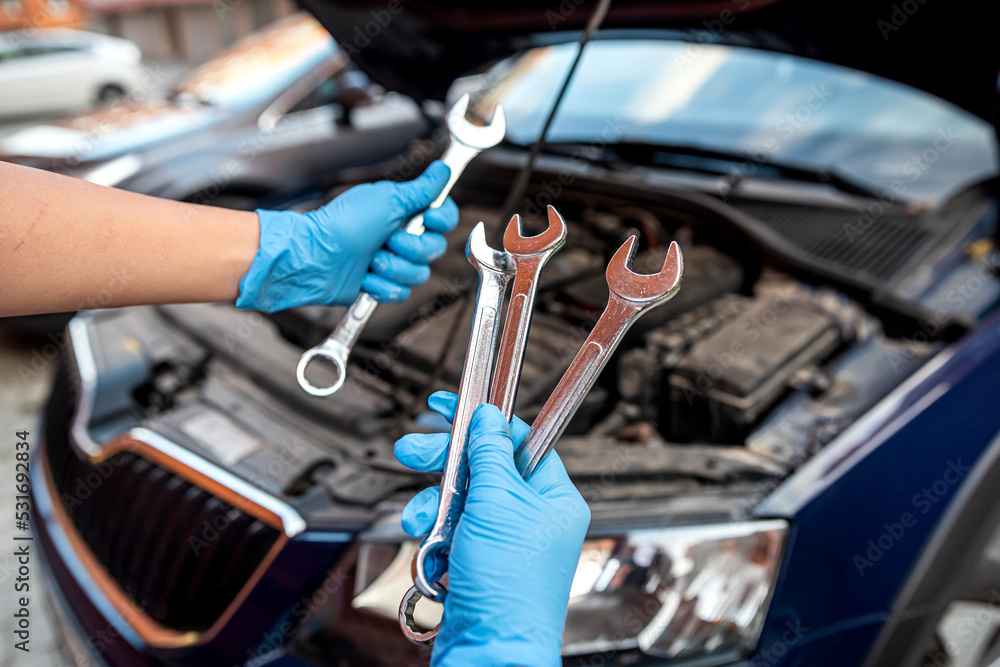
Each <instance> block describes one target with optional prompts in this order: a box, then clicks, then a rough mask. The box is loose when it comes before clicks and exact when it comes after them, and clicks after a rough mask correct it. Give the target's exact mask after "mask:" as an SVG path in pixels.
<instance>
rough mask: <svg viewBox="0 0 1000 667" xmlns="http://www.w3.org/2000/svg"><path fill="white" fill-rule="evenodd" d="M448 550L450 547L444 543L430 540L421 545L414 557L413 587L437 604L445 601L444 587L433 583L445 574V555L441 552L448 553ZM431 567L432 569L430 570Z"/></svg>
mask: <svg viewBox="0 0 1000 667" xmlns="http://www.w3.org/2000/svg"><path fill="white" fill-rule="evenodd" d="M447 548H448V545H447V544H446V543H444V542H432V541H429V540H428V541H426V542H424V543H423V544H421V545H420V548H419V549H417V553H416V555H415V556H414V557H413V585H414V586H415V587H416V588H417V590H418V591H420V594H421V595H423V596H424V597H426V598H427V599H429V600H433V601H435V602H443V601H444V596H445V590H444V587H443V586H440V585H439V584H435V583H433V582H436V581H437V580H438V579H439V578H440V577H441V576H442V575H443V574H444V571H445V568H444V562H443V558H444V553H441V552H444V551H447ZM429 567H430V568H432V569H431V570H428V568H429ZM439 570H440V571H439ZM428 574H430V576H427V575H428ZM439 586H440V587H439Z"/></svg>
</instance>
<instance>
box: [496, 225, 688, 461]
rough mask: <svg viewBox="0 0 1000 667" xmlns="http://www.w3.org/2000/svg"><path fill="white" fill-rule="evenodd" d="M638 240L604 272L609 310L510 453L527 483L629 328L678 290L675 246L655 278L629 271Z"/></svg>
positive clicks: (679, 263) (680, 268) (679, 262)
mask: <svg viewBox="0 0 1000 667" xmlns="http://www.w3.org/2000/svg"><path fill="white" fill-rule="evenodd" d="M636 241H637V237H635V236H632V237H630V238H629V239H628V241H626V242H625V243H624V244H623V245H622V247H621V248H619V249H618V252H616V253H615V255H614V257H612V258H611V262H610V263H609V264H608V270H607V273H606V275H607V279H608V287H609V288H610V294H609V297H608V305H607V307H606V308H605V309H604V312H603V313H602V314H601V317H600V319H599V320H598V321H597V324H595V325H594V328H593V330H591V332H590V335H589V336H587V340H586V341H584V343H583V347H581V348H580V351H579V352H577V354H576V357H575V358H574V359H573V362H572V363H571V364H570V365H569V368H568V369H567V370H566V372H565V373H564V374H563V376H562V379H561V380H559V384H558V385H556V388H555V390H554V391H553V392H552V395H551V396H550V397H549V399H548V400H547V401H546V402H545V405H544V406H542V409H541V411H540V412H539V413H538V416H537V417H536V418H535V421H534V423H533V424H532V425H531V429H530V430H529V431H528V435H526V436H525V437H524V440H523V441H522V442H521V445H520V446H519V447H518V448H517V451H515V452H514V463H515V465H516V466H517V470H518V472H520V473H521V475H522V476H523V477H524V478H525V479H527V478H528V477H530V476H531V474H532V473H533V472H534V471H535V468H537V467H538V464H539V463H541V461H542V459H543V458H544V457H545V455H546V454H548V453H549V450H550V449H552V446H553V445H554V444H555V442H556V440H558V439H559V436H560V435H562V433H563V431H564V430H566V426H567V424H568V423H569V420H570V419H572V418H573V415H574V414H576V411H577V409H579V407H580V405H581V404H582V403H583V399H584V398H585V397H586V396H587V393H588V392H589V391H590V388H591V387H593V386H594V382H596V381H597V378H598V376H600V374H601V371H602V370H603V369H604V366H605V365H606V364H607V363H608V359H610V358H611V355H612V353H613V352H614V351H615V348H616V347H617V346H618V343H620V342H621V340H622V337H623V336H624V335H625V332H626V331H628V329H629V327H631V326H632V324H633V323H635V321H636V320H637V319H638V318H639V316H641V315H642V314H643V313H645V312H646V311H648V310H649V309H651V308H654V307H656V306H659V305H661V304H663V303H666V302H667V301H669V300H670V299H671V298H673V296H674V295H675V294H677V290H679V289H680V287H681V280H682V278H683V276H684V258H683V256H682V255H681V250H680V247H678V245H677V243H676V242H673V243H671V244H670V249H669V250H668V252H667V257H666V259H665V260H664V262H663V268H662V270H661V271H660V272H659V273H654V274H652V275H641V274H638V273H634V272H633V271H632V270H631V268H630V267H631V265H632V260H633V258H634V257H635V248H636Z"/></svg>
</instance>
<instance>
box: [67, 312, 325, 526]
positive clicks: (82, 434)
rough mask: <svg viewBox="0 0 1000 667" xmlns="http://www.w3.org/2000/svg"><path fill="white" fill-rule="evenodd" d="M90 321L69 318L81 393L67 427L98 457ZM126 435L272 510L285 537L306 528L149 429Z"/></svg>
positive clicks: (286, 508)
mask: <svg viewBox="0 0 1000 667" xmlns="http://www.w3.org/2000/svg"><path fill="white" fill-rule="evenodd" d="M89 321H90V315H89V314H87V313H84V314H81V315H77V316H76V317H74V318H73V319H72V320H70V322H69V327H68V330H69V337H70V346H71V348H72V351H73V357H74V359H75V360H76V368H77V374H78V375H79V377H80V396H79V398H78V399H77V409H76V414H75V415H74V416H73V423H72V425H71V427H70V435H71V437H70V446H74V447H76V448H77V449H79V450H80V451H81V452H82V453H83V454H84V456H86V457H88V458H97V457H99V456H100V455H101V453H102V450H103V449H104V448H103V447H102V446H101V445H99V444H98V443H96V442H94V440H93V438H91V437H90V432H89V431H88V430H87V426H88V423H89V421H90V412H91V409H92V408H93V406H94V394H95V392H96V391H97V362H96V361H95V359H94V353H93V349H92V348H91V346H90V335H89V334H88V332H87V325H88V323H89ZM129 435H130V436H131V437H133V438H134V439H136V440H141V441H143V442H145V443H146V444H148V445H149V446H150V447H153V448H154V449H157V450H159V451H161V452H163V453H164V454H165V455H167V456H169V457H170V458H172V459H174V460H176V461H177V462H178V463H181V464H182V465H185V466H187V467H188V468H191V469H192V470H195V471H197V472H199V473H201V474H203V475H205V476H206V477H209V478H211V479H213V480H215V481H216V482H218V483H219V484H221V485H222V486H225V487H228V488H229V489H231V490H233V491H235V492H236V493H238V494H240V495H241V496H243V497H244V498H246V499H247V500H249V501H251V502H253V503H256V504H257V505H260V506H261V507H263V508H264V509H266V510H269V511H271V512H273V513H274V514H275V515H277V516H278V517H279V518H280V519H281V524H282V526H283V528H284V531H285V535H287V536H288V537H295V536H296V535H298V534H299V533H301V532H303V531H304V530H305V529H306V522H305V520H304V519H303V518H302V516H301V515H300V514H299V513H298V512H297V511H296V510H295V509H294V508H293V507H292V506H291V505H289V504H288V503H286V502H284V501H282V500H280V499H279V498H276V497H275V496H273V495H271V494H269V493H267V492H265V491H262V490H261V489H258V488H257V487H255V486H253V485H252V484H250V483H249V482H246V481H245V480H243V479H242V478H240V477H237V476H236V475H234V474H233V473H231V472H229V471H227V470H225V469H223V468H220V467H219V466H217V465H215V464H214V463H212V462H211V461H208V460H207V459H204V458H202V457H201V456H198V455H197V454H195V453H194V452H192V451H191V450H189V449H185V448H184V447H182V446H180V445H178V444H177V443H175V442H173V441H172V440H170V439H168V438H166V437H164V436H162V435H160V434H159V433H156V432H154V431H151V430H149V429H148V428H143V427H138V428H134V429H132V430H131V431H130V432H129Z"/></svg>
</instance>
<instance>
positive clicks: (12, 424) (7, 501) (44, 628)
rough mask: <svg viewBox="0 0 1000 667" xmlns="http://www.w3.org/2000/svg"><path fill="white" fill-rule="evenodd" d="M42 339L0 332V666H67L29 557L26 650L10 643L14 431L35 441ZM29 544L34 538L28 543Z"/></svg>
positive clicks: (44, 380) (45, 379)
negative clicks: (25, 370) (26, 371)
mask: <svg viewBox="0 0 1000 667" xmlns="http://www.w3.org/2000/svg"><path fill="white" fill-rule="evenodd" d="M49 342H50V341H48V340H47V339H44V338H43V339H35V340H31V339H26V340H25V339H12V338H10V337H9V336H7V335H5V334H3V332H0V429H2V431H0V554H2V555H0V665H3V666H4V667H64V666H67V665H72V664H73V663H72V661H71V660H70V658H69V657H68V655H67V654H65V653H63V649H62V646H61V640H60V636H59V629H58V627H57V626H56V625H55V621H54V618H53V616H52V612H51V609H50V607H49V604H48V600H46V598H45V595H44V594H43V590H42V582H41V581H40V574H41V573H40V572H39V567H40V565H39V563H38V561H37V560H35V559H33V560H32V562H31V573H30V577H31V580H30V587H31V590H30V595H29V599H30V602H29V612H30V619H31V621H30V622H31V625H30V630H29V631H30V642H29V644H28V647H29V649H30V651H29V652H28V653H24V652H22V651H19V650H16V649H15V648H14V644H15V642H16V641H18V640H17V639H16V638H15V637H14V634H13V632H14V620H15V619H14V617H13V614H14V611H15V610H16V608H17V607H16V605H17V599H18V598H19V597H21V595H23V593H16V592H15V591H14V585H15V583H16V582H15V577H17V576H18V575H17V565H18V564H17V563H16V558H15V557H14V555H13V553H14V549H15V545H18V544H24V542H15V541H14V539H13V538H14V536H15V534H17V535H24V533H23V532H22V531H18V530H15V527H14V517H13V516H12V515H13V513H14V509H15V508H14V495H15V491H14V473H15V470H14V463H15V460H14V452H15V449H14V439H15V435H14V433H15V432H17V431H21V430H25V429H27V430H29V431H30V432H31V436H30V439H29V442H30V444H31V447H32V449H34V448H35V447H38V446H39V443H38V441H37V439H36V438H37V436H38V414H39V411H40V410H41V408H42V406H43V403H44V401H45V398H46V396H47V395H48V389H49V384H50V383H51V380H52V372H53V371H54V370H55V369H54V364H53V363H51V362H50V363H47V364H42V363H41V361H40V359H43V358H44V357H43V356H36V355H42V354H43V350H44V346H45V344H46V343H49ZM33 360H34V362H35V364H36V365H37V366H38V367H39V369H40V372H39V373H38V374H37V375H34V374H29V375H31V377H27V378H25V379H22V375H21V373H19V369H18V367H19V366H22V365H23V367H24V368H30V367H31V365H32V362H33ZM28 544H31V545H32V549H34V548H35V547H34V543H33V542H28Z"/></svg>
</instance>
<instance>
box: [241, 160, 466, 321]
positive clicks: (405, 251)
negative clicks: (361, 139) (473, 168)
mask: <svg viewBox="0 0 1000 667" xmlns="http://www.w3.org/2000/svg"><path fill="white" fill-rule="evenodd" d="M450 173H451V171H450V170H449V169H448V167H447V166H446V165H445V164H444V163H443V162H440V161H437V162H433V163H432V164H431V165H430V166H429V167H428V168H427V170H426V171H425V172H424V173H423V174H422V175H421V176H420V177H419V178H417V179H415V180H412V181H409V182H407V183H393V182H390V181H380V182H378V183H367V184H365V185H358V186H355V187H353V188H351V189H350V190H347V191H346V192H344V193H343V194H341V195H340V196H339V197H337V198H336V199H334V200H333V201H331V202H330V203H328V204H327V205H326V206H323V207H322V208H318V209H316V210H315V211H311V212H309V213H298V212H296V211H264V210H260V211H257V216H258V218H259V219H260V248H259V249H258V250H257V255H256V256H255V257H254V259H253V263H252V264H251V265H250V270H249V271H247V274H246V275H245V276H243V279H242V280H241V281H240V296H239V298H238V299H237V300H236V305H237V306H238V307H239V308H252V309H254V310H263V311H266V312H273V311H275V310H283V309H285V308H292V307H295V306H305V305H320V304H322V305H329V306H336V305H347V304H349V303H351V302H352V301H354V299H355V298H356V297H357V296H358V292H359V291H360V290H361V289H364V290H365V291H366V292H368V293H369V294H371V295H372V296H373V297H375V298H376V299H377V300H378V301H381V302H383V303H385V302H393V301H403V300H404V299H406V298H407V297H408V296H410V290H409V287H408V285H420V284H421V283H424V282H426V281H427V278H428V277H430V268H429V267H428V266H427V264H429V263H430V262H432V261H433V260H435V259H437V258H438V257H440V256H441V255H442V254H444V251H445V249H446V248H447V242H446V241H445V239H444V236H442V233H444V232H450V231H451V230H452V229H454V228H455V225H456V224H457V223H458V207H456V206H455V202H453V201H452V200H451V199H450V198H449V199H446V200H445V203H444V205H442V206H441V207H440V208H436V209H432V210H429V211H427V212H426V213H425V214H424V226H425V227H426V228H427V231H426V232H424V233H423V234H421V235H418V236H415V235H413V234H407V233H406V232H404V231H403V230H401V229H400V227H401V226H402V225H403V224H404V223H406V221H407V220H409V219H410V218H411V217H413V216H414V215H415V214H417V213H419V212H420V211H422V210H424V209H425V208H427V207H428V206H429V205H430V203H431V202H432V201H434V199H435V198H436V197H437V196H438V195H439V194H440V193H441V190H442V189H444V186H445V183H447V182H448V177H449V175H450ZM383 246H386V248H387V249H384V248H382V247H383Z"/></svg>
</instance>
